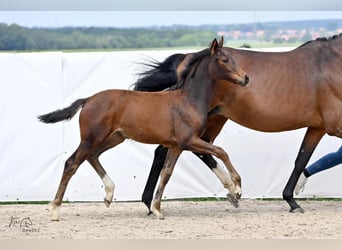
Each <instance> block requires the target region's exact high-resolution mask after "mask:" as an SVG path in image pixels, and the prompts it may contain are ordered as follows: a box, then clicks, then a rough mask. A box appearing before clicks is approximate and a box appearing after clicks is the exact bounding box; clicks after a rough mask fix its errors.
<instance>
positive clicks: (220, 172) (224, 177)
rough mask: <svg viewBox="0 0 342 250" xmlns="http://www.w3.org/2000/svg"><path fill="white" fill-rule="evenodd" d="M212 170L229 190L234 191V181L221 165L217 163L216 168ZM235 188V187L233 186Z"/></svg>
mask: <svg viewBox="0 0 342 250" xmlns="http://www.w3.org/2000/svg"><path fill="white" fill-rule="evenodd" d="M212 171H213V172H214V174H215V175H216V176H217V177H218V178H219V179H220V181H221V182H222V184H223V186H224V187H225V188H227V189H228V190H229V191H230V192H232V191H234V188H233V187H234V186H235V185H234V183H233V181H232V179H231V177H230V175H229V173H227V172H226V171H225V170H224V169H223V168H222V167H221V166H219V165H217V167H216V168H213V169H212ZM235 189H236V187H235Z"/></svg>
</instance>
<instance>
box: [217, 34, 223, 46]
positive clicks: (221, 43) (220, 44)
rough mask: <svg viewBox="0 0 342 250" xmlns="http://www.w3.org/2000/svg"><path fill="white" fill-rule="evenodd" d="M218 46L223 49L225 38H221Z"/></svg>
mask: <svg viewBox="0 0 342 250" xmlns="http://www.w3.org/2000/svg"><path fill="white" fill-rule="evenodd" d="M218 46H219V47H220V48H222V47H223V36H221V39H220V41H219V43H218Z"/></svg>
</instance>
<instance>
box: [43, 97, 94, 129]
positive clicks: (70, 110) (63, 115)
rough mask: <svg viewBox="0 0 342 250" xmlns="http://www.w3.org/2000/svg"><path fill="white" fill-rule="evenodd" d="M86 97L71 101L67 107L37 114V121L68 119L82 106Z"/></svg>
mask: <svg viewBox="0 0 342 250" xmlns="http://www.w3.org/2000/svg"><path fill="white" fill-rule="evenodd" d="M87 99H88V98H84V99H78V100H76V101H75V102H73V103H72V104H71V105H70V106H69V107H67V108H64V109H59V110H56V111H53V112H51V113H48V114H45V115H40V116H38V119H39V121H41V122H44V123H55V122H60V121H64V120H70V119H71V118H72V117H73V116H74V115H75V114H76V113H77V111H78V110H79V109H80V108H82V107H83V105H84V103H85V102H86V101H87Z"/></svg>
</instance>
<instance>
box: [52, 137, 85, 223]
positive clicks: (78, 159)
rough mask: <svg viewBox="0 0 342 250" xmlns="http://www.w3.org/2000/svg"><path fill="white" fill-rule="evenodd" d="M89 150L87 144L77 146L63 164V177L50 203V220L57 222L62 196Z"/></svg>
mask: <svg viewBox="0 0 342 250" xmlns="http://www.w3.org/2000/svg"><path fill="white" fill-rule="evenodd" d="M89 153H90V148H89V146H88V145H87V143H82V142H81V144H80V145H79V147H78V148H77V150H76V151H75V152H74V153H73V154H72V155H71V156H70V157H69V159H68V160H67V161H66V162H65V165H64V171H63V176H62V179H61V182H60V184H59V186H58V190H57V193H56V196H55V198H54V200H53V201H52V202H51V204H50V205H51V220H54V221H58V220H59V207H60V206H61V204H62V200H63V196H64V193H65V190H66V188H67V185H68V183H69V181H70V179H71V177H72V176H73V175H74V174H75V173H76V171H77V169H78V168H79V166H80V165H81V163H82V162H83V161H84V160H85V159H86V158H87V157H88V156H89Z"/></svg>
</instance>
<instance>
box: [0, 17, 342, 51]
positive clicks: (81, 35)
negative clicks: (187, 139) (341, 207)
mask: <svg viewBox="0 0 342 250" xmlns="http://www.w3.org/2000/svg"><path fill="white" fill-rule="evenodd" d="M341 28H342V19H333V20H309V21H292V22H267V23H249V24H227V25H222V24H221V25H199V26H187V25H172V26H151V27H146V28H115V27H107V28H105V27H103V28H102V27H62V28H28V27H23V26H19V25H17V24H10V25H9V24H5V23H0V51H1V50H2V51H4V50H35V51H37V50H38V51H39V50H81V49H82V50H83V49H90V50H93V49H139V48H170V47H206V46H208V44H209V43H210V41H212V39H213V38H214V37H217V36H218V34H220V33H222V32H224V33H226V36H227V37H226V38H227V39H228V40H232V39H234V37H233V36H231V35H230V33H232V32H235V31H239V32H240V33H241V34H242V36H243V34H248V33H254V34H256V32H258V31H260V30H262V31H264V35H263V36H262V37H257V36H256V35H255V36H254V38H252V39H254V40H255V39H257V40H259V41H273V42H275V43H277V39H278V40H279V39H280V41H278V42H283V40H282V38H281V37H279V35H283V34H284V33H285V34H286V32H288V31H291V32H292V31H293V30H297V31H298V32H302V31H303V30H305V31H306V35H305V36H303V37H300V38H291V39H292V40H294V41H295V42H303V41H307V40H310V39H311V36H310V34H311V33H313V32H316V33H319V35H322V36H327V35H331V34H334V32H336V31H338V30H340V29H341ZM238 39H241V42H242V43H244V42H246V40H248V39H249V38H246V36H245V37H243V38H238ZM292 42H293V41H292Z"/></svg>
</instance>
